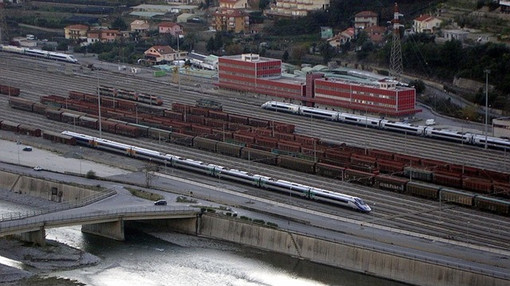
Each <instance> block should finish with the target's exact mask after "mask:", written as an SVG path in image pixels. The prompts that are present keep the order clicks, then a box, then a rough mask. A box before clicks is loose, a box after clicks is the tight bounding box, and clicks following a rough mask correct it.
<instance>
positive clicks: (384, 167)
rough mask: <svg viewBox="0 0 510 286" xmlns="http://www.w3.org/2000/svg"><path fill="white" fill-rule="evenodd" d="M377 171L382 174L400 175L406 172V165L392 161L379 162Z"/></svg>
mask: <svg viewBox="0 0 510 286" xmlns="http://www.w3.org/2000/svg"><path fill="white" fill-rule="evenodd" d="M377 169H379V171H380V172H382V173H388V174H395V173H398V174H400V173H402V172H403V171H404V163H402V162H395V161H390V160H377Z"/></svg>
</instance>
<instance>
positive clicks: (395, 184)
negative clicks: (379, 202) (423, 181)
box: [375, 175, 409, 193]
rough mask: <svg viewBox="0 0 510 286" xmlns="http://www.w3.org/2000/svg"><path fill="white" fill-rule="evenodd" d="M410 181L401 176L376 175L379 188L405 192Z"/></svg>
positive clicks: (376, 183)
mask: <svg viewBox="0 0 510 286" xmlns="http://www.w3.org/2000/svg"><path fill="white" fill-rule="evenodd" d="M408 182H409V180H408V179H403V178H399V177H393V176H388V175H377V176H375V186H376V187H378V188H379V189H384V190H390V191H396V192H401V193H402V192H404V191H405V190H406V185H407V183H408Z"/></svg>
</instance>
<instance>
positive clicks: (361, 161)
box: [351, 154, 376, 168]
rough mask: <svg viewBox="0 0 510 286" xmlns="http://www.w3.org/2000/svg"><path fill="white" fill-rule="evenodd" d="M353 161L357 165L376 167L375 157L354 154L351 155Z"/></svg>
mask: <svg viewBox="0 0 510 286" xmlns="http://www.w3.org/2000/svg"><path fill="white" fill-rule="evenodd" d="M351 163H352V164H355V165H363V166H369V167H372V168H375V165H376V160H375V158H374V157H371V156H365V155H360V154H352V155H351Z"/></svg>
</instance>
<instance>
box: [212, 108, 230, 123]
mask: <svg viewBox="0 0 510 286" xmlns="http://www.w3.org/2000/svg"><path fill="white" fill-rule="evenodd" d="M209 117H210V118H215V119H221V120H223V121H228V113H226V112H223V111H218V110H209Z"/></svg>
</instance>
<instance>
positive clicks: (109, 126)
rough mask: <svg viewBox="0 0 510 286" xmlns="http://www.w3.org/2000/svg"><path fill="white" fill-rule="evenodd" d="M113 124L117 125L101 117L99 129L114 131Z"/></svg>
mask: <svg viewBox="0 0 510 286" xmlns="http://www.w3.org/2000/svg"><path fill="white" fill-rule="evenodd" d="M115 126H117V123H116V122H111V121H107V120H106V119H101V130H102V131H105V132H108V133H115Z"/></svg>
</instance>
